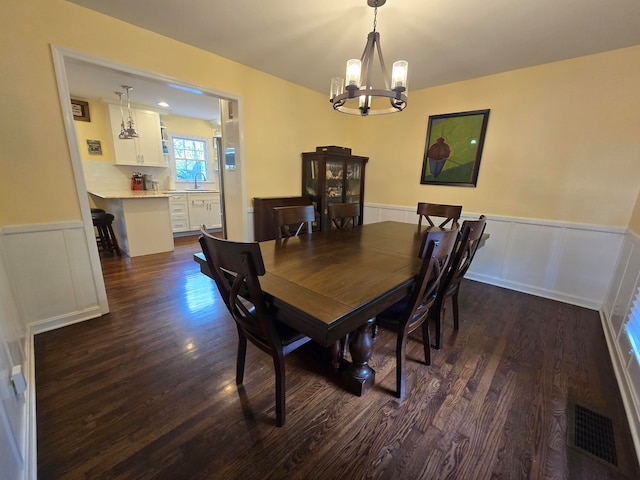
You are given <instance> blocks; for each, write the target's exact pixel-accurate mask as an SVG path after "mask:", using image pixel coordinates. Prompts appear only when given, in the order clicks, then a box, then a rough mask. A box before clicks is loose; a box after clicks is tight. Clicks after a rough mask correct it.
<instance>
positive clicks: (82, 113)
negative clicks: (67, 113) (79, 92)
mask: <svg viewBox="0 0 640 480" xmlns="http://www.w3.org/2000/svg"><path fill="white" fill-rule="evenodd" d="M71 111H72V112H73V119H74V120H80V121H82V122H90V121H91V116H90V115H89V102H85V101H83V100H75V99H73V98H72V99H71Z"/></svg>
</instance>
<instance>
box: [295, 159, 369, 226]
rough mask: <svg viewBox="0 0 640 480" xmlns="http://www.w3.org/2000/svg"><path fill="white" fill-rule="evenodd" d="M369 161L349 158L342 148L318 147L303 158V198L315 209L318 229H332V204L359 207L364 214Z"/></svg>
mask: <svg viewBox="0 0 640 480" xmlns="http://www.w3.org/2000/svg"><path fill="white" fill-rule="evenodd" d="M368 160H369V158H368V157H361V156H357V155H351V149H350V148H344V147H317V148H316V151H315V152H308V153H303V154H302V195H304V196H306V197H308V198H309V199H310V200H311V201H312V202H313V204H314V205H315V206H316V210H317V211H318V214H319V218H318V222H317V223H318V229H320V230H329V229H330V228H331V222H330V221H329V205H330V204H332V203H359V204H360V210H361V211H362V212H364V170H365V166H366V165H367V162H368ZM360 224H362V216H361V217H360Z"/></svg>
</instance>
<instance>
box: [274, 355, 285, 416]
mask: <svg viewBox="0 0 640 480" xmlns="http://www.w3.org/2000/svg"><path fill="white" fill-rule="evenodd" d="M273 366H274V367H275V371H276V425H277V426H278V427H282V426H283V425H284V421H285V418H286V406H285V375H284V358H283V357H282V356H279V355H274V356H273Z"/></svg>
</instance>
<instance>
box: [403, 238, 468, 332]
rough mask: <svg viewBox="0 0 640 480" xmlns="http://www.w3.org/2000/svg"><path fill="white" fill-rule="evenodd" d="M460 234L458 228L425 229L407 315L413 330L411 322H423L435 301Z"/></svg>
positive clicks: (408, 326)
mask: <svg viewBox="0 0 640 480" xmlns="http://www.w3.org/2000/svg"><path fill="white" fill-rule="evenodd" d="M457 237H458V230H457V229H453V230H431V231H427V232H426V233H425V237H424V241H423V242H422V247H421V248H420V257H421V258H422V265H421V267H420V273H418V275H417V276H416V283H415V286H414V288H413V292H412V294H411V300H410V301H409V306H410V308H411V310H410V312H409V315H408V317H407V329H408V331H411V330H412V328H411V326H412V324H418V323H422V321H424V320H425V317H426V316H427V315H428V313H429V309H430V308H431V307H432V306H433V304H434V303H435V301H436V295H437V293H438V291H439V287H440V283H441V282H442V281H443V279H444V276H445V275H446V272H447V265H448V264H449V258H450V256H451V253H452V251H453V247H454V245H455V243H456V239H457Z"/></svg>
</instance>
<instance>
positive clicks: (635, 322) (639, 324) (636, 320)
mask: <svg viewBox="0 0 640 480" xmlns="http://www.w3.org/2000/svg"><path fill="white" fill-rule="evenodd" d="M626 327H627V335H629V340H630V341H631V346H632V347H633V351H634V353H635V354H636V358H637V359H638V362H640V289H638V291H637V292H636V299H635V301H634V302H633V307H631V312H630V313H629V320H628V321H627V325H626Z"/></svg>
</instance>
